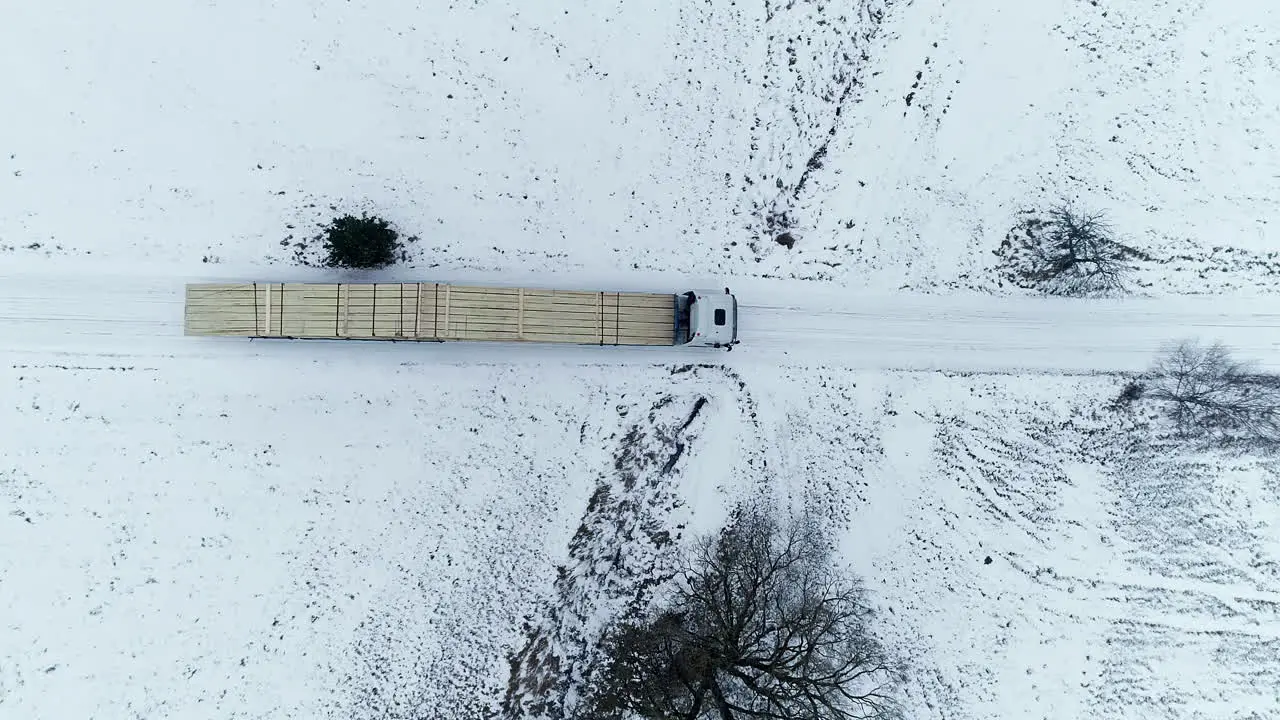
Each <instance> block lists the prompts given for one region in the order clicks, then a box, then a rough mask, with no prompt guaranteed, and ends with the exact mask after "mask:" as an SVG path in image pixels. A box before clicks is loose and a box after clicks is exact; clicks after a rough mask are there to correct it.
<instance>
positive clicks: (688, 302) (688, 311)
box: [677, 288, 738, 348]
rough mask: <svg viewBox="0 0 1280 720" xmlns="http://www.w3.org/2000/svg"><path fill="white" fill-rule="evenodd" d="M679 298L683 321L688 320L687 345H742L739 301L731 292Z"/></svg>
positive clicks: (698, 292) (705, 292)
mask: <svg viewBox="0 0 1280 720" xmlns="http://www.w3.org/2000/svg"><path fill="white" fill-rule="evenodd" d="M677 297H678V299H679V306H678V310H679V313H680V316H681V319H683V318H688V320H687V322H686V323H684V324H685V327H686V328H687V335H686V336H685V339H684V342H685V343H686V344H689V345H699V346H702V347H715V348H732V347H733V346H734V345H736V344H738V299H737V298H735V297H734V296H733V294H732V293H730V292H729V288H725V289H724V292H720V291H717V290H690V291H689V292H686V293H684V294H683V295H680V296H677Z"/></svg>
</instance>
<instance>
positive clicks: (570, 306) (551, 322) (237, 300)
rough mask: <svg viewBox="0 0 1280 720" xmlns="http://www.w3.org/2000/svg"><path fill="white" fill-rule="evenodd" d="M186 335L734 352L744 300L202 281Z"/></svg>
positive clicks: (189, 306) (190, 288)
mask: <svg viewBox="0 0 1280 720" xmlns="http://www.w3.org/2000/svg"><path fill="white" fill-rule="evenodd" d="M185 333H186V334H187V335H200V336H224V337H227V336H229V337H247V338H283V339H307V340H334V339H338V340H393V341H394V340H401V341H419V342H453V341H489V342H532V343H573V344H581V345H692V346H701V347H713V348H732V347H733V346H734V345H736V344H737V343H738V302H737V299H736V298H734V296H733V294H732V293H730V292H729V289H728V288H725V289H724V291H723V292H721V291H709V290H690V291H688V292H684V293H676V294H670V293H636V292H604V291H583V290H541V289H531V288H508V287H472V286H463V285H447V284H444V283H203V284H194V285H187V288H186V319H185Z"/></svg>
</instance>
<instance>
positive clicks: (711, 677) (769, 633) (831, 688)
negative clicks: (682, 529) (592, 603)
mask: <svg viewBox="0 0 1280 720" xmlns="http://www.w3.org/2000/svg"><path fill="white" fill-rule="evenodd" d="M870 616H871V611H870V609H869V608H868V607H867V605H866V603H865V602H864V596H863V590H862V588H861V585H860V584H859V583H858V582H856V581H854V580H853V579H851V578H848V577H846V576H844V575H842V574H841V573H840V572H839V571H837V570H836V569H835V567H834V566H833V564H832V562H831V555H830V550H829V548H828V546H827V545H826V543H825V542H824V541H823V540H822V538H821V537H820V535H819V532H818V528H817V527H816V526H815V525H814V524H813V523H809V522H803V521H791V522H788V523H785V524H780V523H779V522H777V521H776V520H775V519H774V516H773V515H772V514H771V513H769V512H766V511H764V510H762V509H759V508H754V507H748V508H743V509H740V510H738V511H737V512H736V513H735V514H734V516H733V518H732V519H731V522H730V524H729V525H728V526H727V527H726V528H725V529H724V530H722V531H721V532H720V533H719V534H718V535H716V536H712V537H708V538H705V539H703V540H702V541H700V542H699V543H698V544H697V545H696V548H695V551H694V552H693V553H692V554H691V555H690V557H689V560H688V564H687V566H686V567H685V568H684V570H683V571H682V572H681V573H680V574H679V575H678V577H677V583H676V588H675V590H674V593H673V595H672V597H671V598H670V600H669V602H668V603H667V604H666V605H665V606H664V607H663V608H662V609H661V611H660V612H659V613H658V615H657V617H656V619H655V620H653V621H652V622H649V623H631V624H625V625H623V626H621V627H620V628H617V629H616V630H615V631H614V632H612V633H611V634H610V635H609V637H608V639H607V640H606V642H605V651H606V656H607V657H609V658H610V661H609V667H608V668H607V669H606V671H605V672H604V673H603V676H602V678H601V679H600V680H601V681H600V683H599V684H598V692H597V693H596V696H595V697H594V698H593V701H592V702H591V703H589V706H590V707H591V709H592V712H591V715H592V717H619V716H621V714H622V713H623V712H624V711H631V712H635V713H637V714H639V715H641V716H642V717H646V718H662V719H664V720H667V719H671V720H675V719H682V720H698V719H700V718H706V719H718V720H738V719H744V720H745V719H748V718H768V719H769V720H793V719H794V720H799V719H801V718H803V719H804V720H853V719H866V718H884V717H888V716H890V715H891V713H892V709H893V708H892V703H891V702H890V699H889V697H888V696H887V695H886V694H885V688H886V687H887V684H888V682H889V680H890V679H891V673H890V668H889V665H888V663H887V660H886V656H885V653H884V650H883V647H882V646H881V645H880V643H879V642H877V641H876V640H875V639H874V638H872V637H871V635H870V633H869V632H868V621H869V619H870Z"/></svg>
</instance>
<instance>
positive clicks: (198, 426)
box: [0, 0, 1280, 720]
mask: <svg viewBox="0 0 1280 720" xmlns="http://www.w3.org/2000/svg"><path fill="white" fill-rule="evenodd" d="M1270 12H1271V10H1270V6H1269V5H1267V4H1264V3H1261V2H1238V3H1234V4H1231V5H1230V6H1229V7H1224V6H1214V5H1211V4H1208V3H1204V2H1199V3H1185V2H1183V3H1173V2H1149V1H1148V2H1138V1H1137V0H1097V2H1069V1H1068V0H1046V1H1045V2H1037V3H1025V2H1015V1H1014V0H1002V1H1000V2H989V3H984V4H982V7H977V6H975V5H974V4H973V3H966V2H960V1H959V0H942V1H940V2H934V3H912V2H906V1H905V0H896V1H895V0H845V1H843V2H836V3H822V4H819V3H816V2H797V3H779V2H762V3H756V4H750V5H748V4H744V3H738V2H732V1H731V0H714V1H712V2H707V3H700V4H692V3H687V4H668V5H652V4H650V5H646V4H637V3H622V2H619V1H615V2H610V3H605V4H595V5H593V6H592V7H591V8H590V9H587V8H579V7H576V6H568V5H562V6H554V5H545V6H534V5H530V4H528V3H515V2H499V1H497V0H494V1H490V2H475V3H452V4H443V3H441V4H435V5H424V6H416V7H409V6H404V7H395V8H393V7H389V6H386V5H385V4H374V3H363V2H328V1H325V2H312V3H306V4H304V3H296V2H282V3H276V4H273V5H269V6H265V5H264V6H259V7H231V6H227V5H218V4H209V3H196V2H173V3H165V4H156V3H142V2H137V0H133V2H124V3H114V4H110V5H104V4H101V3H91V2H86V1H85V0H60V1H59V2H56V3H52V4H49V3H44V4H41V3H27V4H17V5H15V6H14V7H11V8H6V11H5V20H4V22H2V23H0V97H3V98H4V99H5V105H6V108H7V109H6V111H5V112H4V113H0V337H3V338H4V340H3V341H0V356H2V357H0V373H2V374H3V375H4V380H3V383H4V387H5V388H7V392H5V393H4V394H3V400H4V402H3V403H0V428H2V429H3V431H4V432H3V434H2V435H0V437H2V438H3V439H0V618H2V619H0V718H23V719H24V720H26V719H35V718H63V717H110V718H115V717H139V718H159V717H184V718H200V717H209V718H228V717H232V718H284V717H334V718H337V717H342V718H351V717H356V718H365V717H368V718H373V717H406V718H408V717H412V718H437V717H438V718H470V717H483V716H485V714H486V712H487V710H489V709H491V708H494V707H497V706H499V705H502V706H503V707H505V708H507V709H508V710H511V711H521V712H523V713H524V714H525V715H526V716H530V715H536V713H533V712H532V711H533V710H535V709H536V708H537V707H539V706H542V707H544V708H549V709H551V710H555V709H557V708H563V707H571V706H572V702H573V689H574V687H575V685H574V683H575V682H576V681H577V680H580V679H581V678H582V677H583V676H584V675H585V674H587V673H589V672H590V667H589V660H590V652H589V650H588V649H587V648H588V647H589V645H590V642H591V640H592V638H593V637H594V635H593V633H594V632H595V631H597V630H598V629H599V624H600V622H601V621H602V620H604V619H607V618H608V617H610V616H611V615H612V614H615V613H617V612H619V611H620V610H621V609H623V608H627V607H633V606H636V605H642V604H643V603H644V602H645V600H646V598H647V597H648V593H649V592H651V591H652V586H651V584H650V582H649V580H650V579H651V578H654V577H659V576H661V575H662V573H663V572H664V569H665V568H667V567H669V564H670V562H671V561H672V558H673V553H675V552H676V551H677V550H678V548H679V545H680V541H681V540H682V539H684V538H687V537H688V536H689V535H690V534H692V533H701V532H707V531H711V530H713V529H714V528H715V527H717V525H718V523H719V522H720V520H721V519H722V518H723V517H724V513H725V512H726V510H727V508H728V507H729V506H731V505H732V504H733V502H735V501H737V500H740V499H743V498H748V497H752V496H756V495H759V494H761V493H766V494H772V495H775V496H777V497H779V498H781V499H784V500H788V501H790V502H792V503H795V504H796V505H801V504H803V505H807V506H808V507H811V508H816V509H819V510H821V511H822V512H823V513H824V514H825V515H826V516H827V517H828V518H829V519H830V521H831V522H832V523H833V527H835V528H836V529H837V531H838V532H840V533H841V534H842V535H841V536H842V546H843V547H844V550H845V552H844V554H843V557H844V559H845V560H846V561H847V562H848V563H849V564H850V565H851V566H853V567H854V568H855V569H856V570H857V571H858V572H859V573H861V574H862V575H864V577H865V578H866V580H867V582H868V586H869V587H870V588H871V590H872V598H873V600H874V602H875V603H876V605H877V609H878V611H879V615H878V618H879V619H878V626H877V628H878V632H880V633H881V635H882V636H883V637H884V638H885V640H886V642H887V643H888V644H889V645H890V647H892V648H894V649H896V650H897V651H898V652H899V653H900V654H901V655H902V657H903V658H904V660H905V661H906V663H907V667H908V675H907V682H906V683H905V684H904V686H903V688H902V693H903V702H904V704H905V707H906V708H907V710H908V711H909V714H910V716H912V717H919V718H939V719H941V718H957V719H967V718H974V719H978V718H983V719H985V718H1028V717H1054V718H1057V717H1062V718H1076V717H1099V718H1116V719H1124V720H1131V719H1136V718H1144V719H1145V718H1150V717H1169V718H1174V717H1177V718H1250V719H1260V718H1273V717H1280V710H1278V708H1280V690H1277V688H1280V543H1278V542H1277V540H1276V538H1277V537H1280V475H1278V474H1277V471H1278V468H1277V467H1276V464H1275V461H1274V460H1270V459H1260V458H1253V457H1248V456H1240V455H1228V454H1224V453H1218V452H1209V451H1193V450H1189V449H1186V448H1180V447H1173V446H1169V445H1167V444H1166V443H1164V442H1163V441H1161V440H1159V439H1158V436H1157V434H1156V433H1154V432H1152V430H1151V429H1150V428H1149V427H1147V424H1146V423H1147V419H1146V418H1145V416H1144V415H1143V414H1141V413H1139V414H1137V415H1130V414H1126V413H1120V412H1117V411H1115V410H1112V409H1108V405H1109V403H1110V401H1111V400H1112V399H1113V398H1114V397H1115V395H1116V394H1117V393H1118V392H1119V389H1120V386H1121V384H1122V381H1121V379H1120V378H1118V377H1116V376H1114V375H1108V374H1106V373H1110V372H1115V371H1134V370H1139V369H1141V368H1142V367H1144V366H1145V365H1146V364H1147V362H1148V361H1149V359H1150V353H1151V352H1152V350H1153V349H1154V348H1155V347H1157V346H1158V345H1159V344H1160V343H1162V342H1165V341H1167V340H1171V339H1175V338H1178V337H1183V336H1186V335H1200V336H1204V337H1206V338H1209V339H1222V340H1225V341H1227V342H1228V343H1229V344H1231V345H1233V346H1235V347H1237V348H1239V349H1240V351H1241V354H1242V355H1243V356H1245V357H1249V358H1255V359H1257V360H1258V361H1259V362H1260V363H1261V364H1262V365H1263V366H1264V367H1267V368H1270V369H1275V368H1277V367H1280V359H1278V358H1280V354H1278V353H1277V350H1280V298H1277V297H1275V295H1276V293H1275V290H1276V287H1277V285H1276V282H1275V279H1276V276H1277V273H1278V272H1280V265H1278V264H1277V263H1278V262H1280V260H1278V259H1277V257H1276V256H1275V254H1274V251H1273V250H1272V248H1273V247H1274V246H1275V245H1276V241H1277V236H1276V235H1275V232H1276V231H1275V230H1274V228H1275V226H1276V221H1277V210H1276V207H1277V206H1276V202H1275V198H1276V197H1280V167H1278V166H1277V163H1278V162H1280V161H1278V160H1277V157H1280V156H1278V155H1277V153H1276V142H1277V141H1276V137H1277V135H1276V132H1275V130H1273V127H1274V126H1275V124H1276V123H1275V121H1276V119H1277V116H1278V115H1280V99H1278V98H1280V84H1277V83H1276V82H1274V81H1275V79H1276V77H1277V58H1278V57H1280V47H1278V45H1280V29H1277V26H1276V25H1275V23H1274V22H1273V21H1271V20H1270ZM1058 199H1069V200H1072V201H1075V202H1077V203H1079V204H1080V205H1081V206H1082V207H1088V208H1094V209H1100V210H1104V211H1106V212H1108V213H1109V214H1110V217H1111V218H1112V221H1113V223H1114V225H1115V226H1116V228H1117V230H1118V231H1119V232H1120V233H1121V234H1122V235H1123V236H1124V237H1125V238H1126V239H1127V240H1128V241H1130V242H1132V243H1133V244H1136V245H1139V246H1141V247H1143V248H1145V249H1146V250H1147V251H1149V252H1150V253H1151V254H1152V255H1153V256H1154V258H1155V260H1153V261H1151V262H1149V263H1146V264H1144V265H1143V267H1142V269H1141V270H1140V280H1141V287H1140V291H1141V293H1142V294H1143V295H1145V296H1146V297H1139V298H1131V299H1126V300H1118V301H1108V302H1105V303H1103V302H1093V301H1090V302H1087V303H1083V302H1067V301H1049V300H1045V299H1040V298H1029V297H1015V296H1014V294H1015V291H1014V290H1012V289H1007V288H1002V287H1001V286H1000V284H999V280H998V276H997V275H996V273H994V271H993V261H994V259H995V258H994V256H993V255H992V251H993V250H994V249H995V248H997V247H998V246H999V243H1000V241H1001V240H1003V238H1004V235H1005V233H1006V232H1007V230H1008V229H1009V227H1010V226H1011V224H1012V223H1013V221H1014V219H1015V216H1016V213H1017V212H1018V211H1019V210H1021V209H1023V208H1025V207H1039V206H1043V205H1044V204H1046V203H1049V202H1053V201H1055V200H1058ZM335 209H336V210H338V211H347V210H355V211H358V210H362V209H368V210H373V211H376V212H378V213H379V214H382V215H384V216H386V217H388V218H389V219H392V220H393V221H394V222H395V223H396V224H397V225H398V226H399V227H400V228H401V229H402V230H403V231H404V232H405V233H406V234H412V235H417V236H418V237H419V238H420V239H419V240H418V241H417V242H416V243H414V244H413V246H412V247H413V257H412V258H411V261H410V262H409V263H408V264H407V265H406V266H402V267H399V268H396V269H394V270H391V271H389V272H387V273H384V274H382V275H378V276H376V277H378V278H379V279H387V280H401V279H403V280H424V279H425V280H442V281H477V282H494V283H520V284H531V285H545V286H569V287H594V286H597V285H598V286H600V287H611V288H619V289H649V290H655V289H656V290H663V289H670V290H679V289H684V288H685V287H686V286H688V285H691V284H692V285H706V286H710V287H719V286H721V285H725V284H727V285H730V286H732V287H733V288H734V289H735V291H737V293H738V294H739V297H740V298H741V299H742V302H743V317H742V323H743V340H744V344H743V345H742V346H741V347H739V348H738V349H736V350H735V351H734V352H733V353H731V354H728V355H725V354H720V353H710V352H707V353H703V352H696V351H694V352H690V351H687V350H682V349H671V350H657V351H654V352H642V351H627V350H616V349H609V348H509V347H483V348H476V347H463V346H443V347H435V346H431V347H423V346H412V345H405V344H395V345H372V344H364V343H358V344H341V343H338V344H334V343H295V344H290V343H277V344H270V343H252V344H250V343H247V342H239V341H229V342H211V341H197V340H195V339H187V338H183V337H182V336H181V334H180V333H181V330H180V324H181V312H182V305H181V286H182V283H184V282H187V281H192V280H206V279H253V280H265V279H271V280H281V279H290V280H302V279H323V278H326V277H328V276H327V275H324V274H323V273H320V272H318V271H314V270H311V269H307V268H300V267H297V266H294V265H293V264H291V260H290V259H291V258H292V256H293V254H294V251H295V248H294V246H293V244H294V243H296V242H298V241H299V240H301V239H303V238H306V237H308V236H309V235H311V234H313V233H314V231H315V230H314V228H315V226H316V224H317V223H319V222H323V221H324V220H326V219H328V218H329V217H331V216H332V215H333V213H334V212H335ZM784 230H786V231H789V232H790V233H792V235H793V236H794V237H795V239H796V242H795V245H794V247H792V248H789V249H788V248H785V247H783V246H781V245H778V244H776V243H774V242H773V239H772V238H773V236H774V235H775V234H777V233H779V232H782V231H784ZM371 277H372V276H371ZM1017 292H1018V293H1020V292H1021V291H1017ZM1192 295H1198V297H1190V296H1192ZM543 681H545V682H543Z"/></svg>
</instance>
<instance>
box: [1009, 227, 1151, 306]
mask: <svg viewBox="0 0 1280 720" xmlns="http://www.w3.org/2000/svg"><path fill="white" fill-rule="evenodd" d="M998 254H1001V255H1003V256H1004V257H1005V268H1004V271H1005V273H1006V275H1007V276H1008V277H1009V279H1010V280H1011V281H1013V282H1014V283H1016V284H1018V285H1021V286H1023V287H1027V288H1032V289H1036V290H1039V291H1041V292H1044V293H1046V294H1049V295H1065V296H1072V297H1088V296H1100V295H1116V294H1121V293H1124V292H1125V291H1126V290H1127V289H1128V283H1129V278H1130V276H1131V275H1132V273H1133V270H1134V266H1133V263H1132V261H1133V260H1135V259H1140V258H1144V257H1146V256H1145V254H1144V253H1142V252H1141V251H1139V250H1137V249H1136V248H1132V247H1129V246H1128V245H1124V244H1122V243H1120V242H1118V241H1116V239H1115V231H1114V230H1113V229H1112V227H1111V225H1110V224H1109V223H1108V222H1107V221H1106V218H1105V217H1104V216H1103V215H1102V214H1101V213H1086V212H1078V211H1076V210H1074V209H1072V208H1071V207H1070V206H1068V205H1066V204H1062V205H1058V206H1056V207H1054V208H1051V209H1050V210H1049V211H1048V212H1046V213H1045V214H1044V216H1043V217H1037V216H1033V217H1029V218H1027V219H1025V220H1024V221H1023V222H1021V223H1019V224H1018V226H1017V227H1015V228H1014V230H1013V231H1011V232H1010V233H1009V237H1008V238H1006V240H1005V242H1004V243H1003V244H1002V246H1001V249H1000V251H999V252H998Z"/></svg>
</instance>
